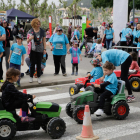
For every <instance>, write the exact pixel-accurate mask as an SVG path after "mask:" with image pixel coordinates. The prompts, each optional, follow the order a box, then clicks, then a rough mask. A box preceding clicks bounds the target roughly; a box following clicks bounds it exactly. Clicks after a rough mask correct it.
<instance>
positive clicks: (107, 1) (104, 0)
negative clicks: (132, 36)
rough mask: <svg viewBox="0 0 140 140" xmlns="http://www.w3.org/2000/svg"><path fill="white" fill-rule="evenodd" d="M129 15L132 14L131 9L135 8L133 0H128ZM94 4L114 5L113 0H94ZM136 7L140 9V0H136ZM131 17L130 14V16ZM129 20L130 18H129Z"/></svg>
mask: <svg viewBox="0 0 140 140" xmlns="http://www.w3.org/2000/svg"><path fill="white" fill-rule="evenodd" d="M128 1H129V3H128V15H130V12H131V10H132V9H133V0H128ZM91 3H92V5H93V7H94V8H98V7H103V8H106V7H111V8H112V7H113V0H92V2H91ZM135 9H140V0H135ZM128 18H129V16H128ZM128 20H129V19H128Z"/></svg>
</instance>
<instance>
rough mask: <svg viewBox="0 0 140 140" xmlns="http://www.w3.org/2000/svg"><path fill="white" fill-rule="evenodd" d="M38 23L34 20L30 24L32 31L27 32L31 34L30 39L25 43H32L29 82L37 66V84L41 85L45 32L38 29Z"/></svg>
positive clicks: (31, 80)
mask: <svg viewBox="0 0 140 140" xmlns="http://www.w3.org/2000/svg"><path fill="white" fill-rule="evenodd" d="M40 25H41V23H40V21H39V20H38V19H37V18H35V19H33V20H32V22H31V26H32V29H30V30H29V32H28V33H29V34H31V36H30V38H29V39H27V43H29V42H30V41H31V42H32V47H31V53H30V60H31V66H30V80H29V82H30V83H32V82H33V75H34V71H35V64H37V77H38V83H39V84H41V78H40V76H41V61H42V58H43V53H44V54H46V32H45V31H44V30H43V29H41V28H40Z"/></svg>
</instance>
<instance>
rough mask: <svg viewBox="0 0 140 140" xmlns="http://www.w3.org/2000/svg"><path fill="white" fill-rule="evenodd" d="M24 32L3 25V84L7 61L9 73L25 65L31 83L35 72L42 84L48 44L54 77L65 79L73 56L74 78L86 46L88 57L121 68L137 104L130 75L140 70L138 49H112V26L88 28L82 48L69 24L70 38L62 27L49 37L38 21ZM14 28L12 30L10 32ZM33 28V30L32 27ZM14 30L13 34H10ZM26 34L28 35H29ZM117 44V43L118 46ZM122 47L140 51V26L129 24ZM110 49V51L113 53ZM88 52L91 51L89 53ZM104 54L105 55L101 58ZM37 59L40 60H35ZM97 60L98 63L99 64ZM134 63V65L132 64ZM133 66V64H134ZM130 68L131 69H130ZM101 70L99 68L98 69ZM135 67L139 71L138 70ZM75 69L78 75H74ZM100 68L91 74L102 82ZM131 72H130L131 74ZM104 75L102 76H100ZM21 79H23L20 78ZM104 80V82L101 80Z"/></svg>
mask: <svg viewBox="0 0 140 140" xmlns="http://www.w3.org/2000/svg"><path fill="white" fill-rule="evenodd" d="M27 25H28V26H26V28H25V30H26V31H25V30H23V28H18V32H17V33H15V32H16V30H15V29H14V28H15V26H13V24H11V23H10V24H8V22H7V21H5V20H4V21H3V22H2V23H1V26H0V58H1V59H0V82H4V81H3V69H2V60H3V57H5V61H6V69H7V70H8V69H9V68H14V69H18V70H19V71H20V70H21V65H24V62H26V64H27V66H28V67H29V70H28V71H27V72H26V74H28V75H30V78H29V82H30V83H32V82H33V77H34V74H35V72H36V77H37V80H38V83H39V84H41V75H42V74H43V71H44V69H45V67H46V60H47V56H48V55H47V52H46V42H48V45H49V48H50V50H51V51H52V54H53V60H54V67H55V72H54V76H56V75H58V74H59V72H60V67H61V70H62V75H63V76H67V73H66V65H65V58H66V55H67V54H71V63H72V73H71V75H76V76H77V75H78V65H79V63H80V61H82V56H81V51H82V49H83V46H87V48H88V49H87V48H86V49H85V50H86V52H85V53H87V54H90V53H92V54H93V56H95V55H96V54H99V55H97V57H96V60H92V61H91V62H92V63H93V62H94V61H96V62H97V61H98V60H99V61H100V62H102V63H106V62H107V61H108V62H111V63H112V64H113V65H114V66H120V65H121V79H122V80H124V81H125V82H126V88H127V89H128V94H129V96H128V100H134V99H135V97H134V95H132V91H131V88H130V87H131V86H130V83H129V81H128V77H127V75H128V72H131V73H133V72H137V71H138V70H139V68H138V67H139V66H140V61H138V64H139V66H138V65H137V55H138V51H139V49H135V53H134V52H133V53H131V55H130V54H129V53H127V52H125V51H121V50H114V49H112V45H113V44H114V43H115V37H114V29H113V24H112V23H110V24H108V23H105V22H103V23H102V26H101V27H100V28H97V27H94V28H93V27H89V28H86V29H85V30H84V37H83V40H82V42H81V45H80V32H79V30H80V28H81V27H80V26H79V25H77V26H76V27H75V29H74V28H73V26H72V23H69V27H68V37H67V35H66V34H64V33H63V29H62V27H60V26H59V24H57V25H56V28H55V30H54V32H53V35H52V36H50V29H49V28H47V29H46V30H45V31H44V30H43V29H42V28H41V27H40V26H41V22H40V21H39V20H38V19H33V20H32V21H31V24H30V25H29V21H27ZM10 26H12V28H10ZM29 26H30V27H29ZM11 29H12V31H11ZM26 32H27V33H26ZM24 34H26V35H27V44H28V49H27V54H28V56H27V57H26V58H25V54H26V49H25V47H24V46H23V43H22V41H23V35H24ZM14 38H15V43H14V44H13V45H12V46H10V40H13V39H14ZM117 44H118V43H117ZM119 44H120V45H121V46H134V47H136V46H137V47H140V23H138V24H137V25H136V28H134V26H133V25H132V24H130V23H127V25H126V28H124V29H122V31H121V33H120V42H119ZM103 46H104V47H106V49H107V51H104V52H103V53H102V47H103ZM110 49H111V50H110ZM87 50H88V51H87ZM101 53H102V54H101ZM36 58H37V59H36ZM97 59H98V60H97ZM119 59H120V60H119ZM132 60H133V62H132ZM131 63H132V64H131ZM130 65H131V66H130ZM98 66H99V65H98ZM135 66H136V68H135ZM75 69H76V71H75ZM100 69H101V68H99V67H94V70H93V71H92V72H91V73H90V75H91V76H94V78H93V79H92V80H91V82H93V81H94V80H95V79H96V77H97V78H99V77H100V78H101V77H102V76H103V75H104V74H103V71H101V72H100ZM112 69H113V68H112ZM129 69H130V70H129ZM101 75H102V76H101ZM20 76H21V75H20ZM101 79H104V78H101ZM17 86H20V77H19V79H18V80H17Z"/></svg>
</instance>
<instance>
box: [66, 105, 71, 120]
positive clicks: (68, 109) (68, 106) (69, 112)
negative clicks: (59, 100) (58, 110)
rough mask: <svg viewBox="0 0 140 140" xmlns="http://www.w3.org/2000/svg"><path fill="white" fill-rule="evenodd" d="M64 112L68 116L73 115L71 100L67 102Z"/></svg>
mask: <svg viewBox="0 0 140 140" xmlns="http://www.w3.org/2000/svg"><path fill="white" fill-rule="evenodd" d="M66 113H67V115H68V116H69V117H71V118H73V116H72V113H73V111H72V110H71V102H70V103H68V104H67V106H66Z"/></svg>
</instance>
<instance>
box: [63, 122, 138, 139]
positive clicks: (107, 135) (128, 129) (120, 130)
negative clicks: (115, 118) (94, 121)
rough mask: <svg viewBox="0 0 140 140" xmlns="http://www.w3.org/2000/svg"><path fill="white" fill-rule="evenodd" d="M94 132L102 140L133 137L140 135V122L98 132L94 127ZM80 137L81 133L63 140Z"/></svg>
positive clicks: (102, 129)
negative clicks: (133, 135)
mask: <svg viewBox="0 0 140 140" xmlns="http://www.w3.org/2000/svg"><path fill="white" fill-rule="evenodd" d="M93 132H94V134H95V135H97V136H99V139H100V140H106V139H113V138H118V137H123V136H127V135H132V134H136V133H140V121H136V122H131V123H128V124H122V125H115V126H111V127H106V128H101V129H97V130H94V126H93ZM79 135H80V133H79V134H76V135H72V136H68V137H62V138H61V140H74V139H75V138H76V136H79Z"/></svg>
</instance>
